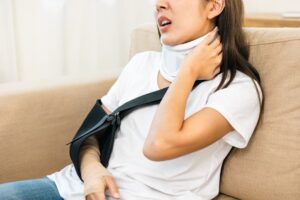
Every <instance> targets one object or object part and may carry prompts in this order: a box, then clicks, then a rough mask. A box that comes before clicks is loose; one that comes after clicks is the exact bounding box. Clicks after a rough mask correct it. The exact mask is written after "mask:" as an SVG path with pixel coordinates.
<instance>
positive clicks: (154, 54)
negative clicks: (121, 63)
mask: <svg viewBox="0 0 300 200" xmlns="http://www.w3.org/2000/svg"><path fill="white" fill-rule="evenodd" d="M160 60H161V52H158V51H145V52H140V53H137V54H135V55H134V56H132V58H131V59H130V61H129V63H128V64H127V66H126V67H127V68H128V70H129V71H130V72H134V73H138V72H140V71H144V72H146V71H147V70H149V71H150V70H153V69H154V68H155V67H156V66H158V64H159V62H160Z"/></svg>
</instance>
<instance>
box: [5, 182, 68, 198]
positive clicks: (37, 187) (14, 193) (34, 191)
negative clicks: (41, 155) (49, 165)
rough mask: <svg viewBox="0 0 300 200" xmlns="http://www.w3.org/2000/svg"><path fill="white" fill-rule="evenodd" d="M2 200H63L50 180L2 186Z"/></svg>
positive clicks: (11, 183)
mask: <svg viewBox="0 0 300 200" xmlns="http://www.w3.org/2000/svg"><path fill="white" fill-rule="evenodd" d="M0 199H1V200H2V199H3V200H62V198H61V197H60V196H59V193H58V190H57V188H56V185H55V183H54V182H53V181H51V180H50V179H49V178H47V177H44V178H41V179H32V180H24V181H16V182H10V183H3V184H0Z"/></svg>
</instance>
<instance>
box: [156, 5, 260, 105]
mask: <svg viewBox="0 0 300 200" xmlns="http://www.w3.org/2000/svg"><path fill="white" fill-rule="evenodd" d="M205 1H211V0H205ZM243 19H244V5H243V2H242V0H225V8H224V10H223V11H222V13H221V14H220V15H219V16H217V17H216V19H214V20H215V23H216V26H218V28H219V35H220V36H221V41H222V45H223V59H222V63H221V72H220V73H223V74H222V79H221V81H220V84H219V85H218V87H217V89H216V91H218V90H220V89H222V88H226V87H228V86H229V85H230V83H231V82H232V81H233V79H234V77H235V76H236V72H237V70H239V71H241V72H243V73H244V74H246V75H248V76H249V77H250V78H251V79H252V81H253V84H254V85H255V88H256V91H257V95H258V98H259V102H260V103H261V104H260V105H261V110H262V109H263V105H264V98H263V99H262V98H261V96H260V94H259V89H258V88H257V85H256V84H255V81H256V82H257V83H258V85H259V86H260V89H261V92H262V94H263V89H262V86H261V79H260V75H259V73H258V71H257V70H256V69H255V67H254V66H253V65H252V64H251V63H250V62H249V55H250V48H249V45H248V43H247V41H246V36H245V33H244V31H243ZM158 33H159V36H160V32H159V31H158ZM229 72H230V77H229V80H228V81H227V82H226V83H225V81H226V79H227V77H228V75H229Z"/></svg>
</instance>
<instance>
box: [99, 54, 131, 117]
mask: <svg viewBox="0 0 300 200" xmlns="http://www.w3.org/2000/svg"><path fill="white" fill-rule="evenodd" d="M135 60H136V56H134V57H133V58H132V59H131V60H130V61H129V62H128V64H127V65H126V66H125V67H124V68H123V70H122V72H121V74H120V75H119V77H118V78H117V80H116V82H115V83H114V84H113V85H112V87H111V88H110V89H109V90H108V92H107V93H106V94H105V95H104V96H103V97H102V98H101V101H102V103H103V105H105V106H106V107H107V108H108V109H109V110H110V111H111V112H113V111H114V110H115V109H116V108H118V107H119V102H120V98H121V96H122V93H123V92H124V90H125V88H126V85H128V84H129V81H130V80H131V79H132V76H133V73H134V66H135V62H136V61H135Z"/></svg>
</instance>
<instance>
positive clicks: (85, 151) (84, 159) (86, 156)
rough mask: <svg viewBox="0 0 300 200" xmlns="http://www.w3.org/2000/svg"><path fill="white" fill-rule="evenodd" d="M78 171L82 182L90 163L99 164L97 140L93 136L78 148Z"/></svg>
mask: <svg viewBox="0 0 300 200" xmlns="http://www.w3.org/2000/svg"><path fill="white" fill-rule="evenodd" d="M79 156H80V171H81V175H82V179H83V180H84V179H85V177H86V173H87V170H86V169H87V167H88V166H89V164H91V163H99V162H100V150H99V144H98V141H97V139H96V138H95V137H94V136H91V137H89V138H88V139H87V140H86V141H85V142H84V144H83V146H82V147H81V148H80V155H79Z"/></svg>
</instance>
